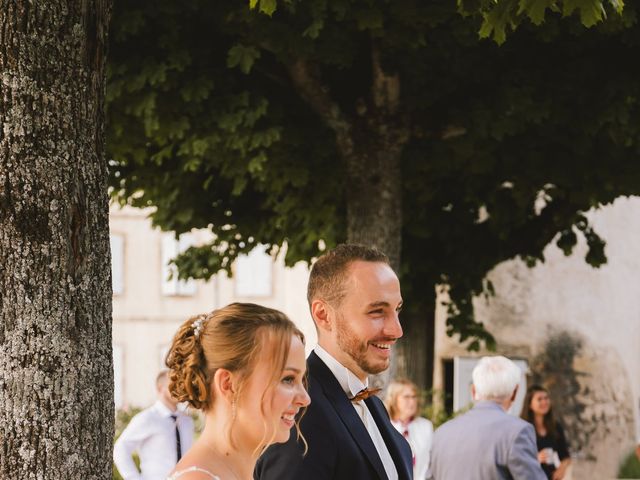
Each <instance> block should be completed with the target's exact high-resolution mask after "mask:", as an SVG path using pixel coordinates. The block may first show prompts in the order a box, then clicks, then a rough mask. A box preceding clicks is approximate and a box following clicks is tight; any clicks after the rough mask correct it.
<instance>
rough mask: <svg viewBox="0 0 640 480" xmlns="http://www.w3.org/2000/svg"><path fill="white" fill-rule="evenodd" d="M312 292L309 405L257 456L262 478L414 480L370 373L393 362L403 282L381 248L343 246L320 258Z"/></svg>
mask: <svg viewBox="0 0 640 480" xmlns="http://www.w3.org/2000/svg"><path fill="white" fill-rule="evenodd" d="M307 299H308V301H309V305H310V308H311V315H312V316H313V320H314V322H315V324H316V328H317V331H318V345H317V346H316V347H315V349H314V351H313V352H312V353H311V355H310V356H309V358H308V360H307V364H308V371H309V394H310V396H311V405H310V406H309V407H308V409H307V412H306V413H305V414H304V416H303V417H302V420H301V430H302V434H303V435H304V437H305V438H306V441H307V443H308V450H307V452H306V454H305V453H304V450H305V448H304V443H303V442H302V441H301V440H297V439H296V434H295V431H292V434H291V437H290V439H289V441H288V442H287V443H285V444H276V445H273V446H271V447H270V448H269V449H268V450H267V451H266V452H265V454H264V455H263V456H262V458H261V459H260V460H259V461H258V465H257V467H256V471H255V474H254V478H256V479H258V480H288V479H290V480H328V479H336V480H342V479H349V480H369V479H374V480H376V479H379V480H410V479H411V478H412V465H411V450H410V448H409V445H408V443H407V442H406V441H405V439H404V438H403V437H402V435H400V434H399V433H398V432H397V430H396V429H395V428H393V426H392V425H391V423H390V421H389V416H388V415H387V412H386V410H385V408H384V406H383V404H382V402H381V401H380V399H379V398H378V397H376V396H375V395H373V393H376V392H377V390H375V389H374V390H373V391H371V390H370V389H368V379H367V376H368V375H370V374H377V373H381V372H383V371H384V370H386V369H387V368H388V367H389V362H390V358H391V347H392V346H393V344H394V343H395V342H396V340H397V339H398V338H400V337H401V336H402V327H401V326H400V321H399V319H398V314H399V312H400V308H401V306H402V297H401V295H400V283H399V281H398V277H397V276H396V274H395V273H394V272H393V270H392V269H391V267H390V266H389V260H388V259H387V257H386V255H384V254H383V253H381V252H379V251H377V250H375V249H372V248H368V247H364V246H361V245H340V246H338V247H337V248H335V249H334V250H333V251H330V252H328V253H326V254H325V255H323V256H322V257H320V258H319V259H318V261H317V262H316V263H315V264H314V265H313V268H312V270H311V274H310V277H309V287H308V292H307Z"/></svg>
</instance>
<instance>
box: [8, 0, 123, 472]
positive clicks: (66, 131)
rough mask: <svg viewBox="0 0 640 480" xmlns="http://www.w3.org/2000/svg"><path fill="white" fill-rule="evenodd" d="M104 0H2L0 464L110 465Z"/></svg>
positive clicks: (91, 468) (32, 467)
mask: <svg viewBox="0 0 640 480" xmlns="http://www.w3.org/2000/svg"><path fill="white" fill-rule="evenodd" d="M110 10H111V2H110V1H108V0H105V1H100V0H92V1H90V0H86V1H81V0H76V1H71V0H69V1H60V0H0V478H2V479H24V480H28V479H80V478H82V479H103V480H106V479H110V478H111V448H112V439H113V418H114V417H113V370H112V355H111V279H110V276H111V273H110V254H109V233H108V228H109V227H108V225H109V224H108V198H107V164H106V160H105V156H104V134H103V131H104V129H103V124H104V120H103V119H104V112H103V105H104V87H105V71H104V66H105V46H106V35H107V26H108V19H109V14H110Z"/></svg>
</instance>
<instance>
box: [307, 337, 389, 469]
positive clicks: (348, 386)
mask: <svg viewBox="0 0 640 480" xmlns="http://www.w3.org/2000/svg"><path fill="white" fill-rule="evenodd" d="M314 351H315V352H316V355H318V357H320V359H321V360H322V361H323V362H324V363H325V364H326V365H327V367H329V370H331V373H333V375H334V376H335V377H336V380H338V383H339V384H340V386H341V387H342V390H344V393H345V394H346V395H347V397H349V398H352V397H354V396H355V395H356V394H357V393H358V392H360V390H362V389H363V388H367V387H368V386H369V380H368V379H366V380H365V381H364V383H363V382H362V381H361V380H360V379H359V378H358V377H357V376H356V375H355V374H354V373H353V372H352V371H351V370H349V369H348V368H347V367H345V366H344V365H342V364H341V363H340V362H338V361H337V360H336V359H335V358H333V357H332V356H331V355H330V354H329V352H327V351H326V350H325V349H324V348H322V347H321V346H320V345H316V347H315V348H314ZM352 403H353V408H354V410H355V411H356V413H357V414H358V417H360V419H361V420H362V421H363V422H364V426H365V428H366V429H367V432H369V436H370V437H371V440H372V441H373V445H374V446H375V447H376V450H377V451H378V455H379V456H380V460H382V465H383V466H384V470H385V472H386V473H387V477H389V480H398V470H397V469H396V465H395V463H393V458H391V454H390V453H389V449H388V448H387V445H386V444H385V443H384V439H383V438H382V434H381V433H380V430H379V429H378V425H377V424H376V421H375V419H374V418H373V416H371V412H370V411H369V408H368V407H367V404H366V403H364V401H360V402H352Z"/></svg>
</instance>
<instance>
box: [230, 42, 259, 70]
mask: <svg viewBox="0 0 640 480" xmlns="http://www.w3.org/2000/svg"><path fill="white" fill-rule="evenodd" d="M259 58H260V50H258V49H257V48H255V47H252V46H245V45H242V44H237V45H234V46H233V47H231V48H230V49H229V53H228V54H227V67H229V68H235V67H240V70H241V71H242V73H245V74H249V73H250V72H251V67H252V66H253V64H254V63H255V61H256V60H257V59H259Z"/></svg>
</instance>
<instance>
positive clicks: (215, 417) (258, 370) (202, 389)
mask: <svg viewBox="0 0 640 480" xmlns="http://www.w3.org/2000/svg"><path fill="white" fill-rule="evenodd" d="M167 366H168V367H169V369H170V384H169V390H170V392H171V394H172V396H173V397H174V398H175V399H176V400H178V401H180V402H187V403H188V404H189V405H191V406H192V407H194V408H197V409H200V410H202V411H203V412H204V417H205V427H204V431H203V432H202V435H201V436H200V438H199V439H198V440H197V441H196V443H195V444H194V445H193V447H192V448H191V449H190V450H189V451H188V452H187V453H186V454H185V455H184V457H182V459H181V460H180V461H179V462H178V464H177V466H176V468H175V470H174V473H173V474H172V475H171V476H170V477H169V480H176V479H180V480H212V479H214V480H251V479H252V478H253V469H254V466H255V463H256V460H257V459H258V457H259V456H260V455H261V454H262V452H263V451H264V450H265V449H266V448H267V447H268V446H269V445H271V444H273V443H281V442H286V441H287V440H288V439H289V436H290V435H291V434H292V432H291V429H292V427H294V426H295V427H296V429H295V430H296V434H297V435H301V434H300V430H299V428H298V423H297V420H296V417H298V414H299V413H300V412H301V410H303V409H304V407H306V406H307V405H308V404H309V395H308V394H307V391H306V389H305V371H306V362H305V352H304V336H303V335H302V333H301V332H300V330H298V328H297V327H296V326H295V325H294V324H293V322H291V320H289V318H287V316H286V315H284V314H283V313H281V312H279V311H277V310H273V309H270V308H266V307H262V306H260V305H254V304H250V303H232V304H230V305H228V306H226V307H224V308H221V309H219V310H214V311H213V312H211V313H208V314H205V315H198V316H196V317H193V318H190V319H189V320H187V321H186V322H185V323H184V324H183V325H182V326H181V327H180V329H179V330H178V332H177V333H176V335H175V337H174V339H173V343H172V345H171V348H170V350H169V353H168V355H167Z"/></svg>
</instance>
